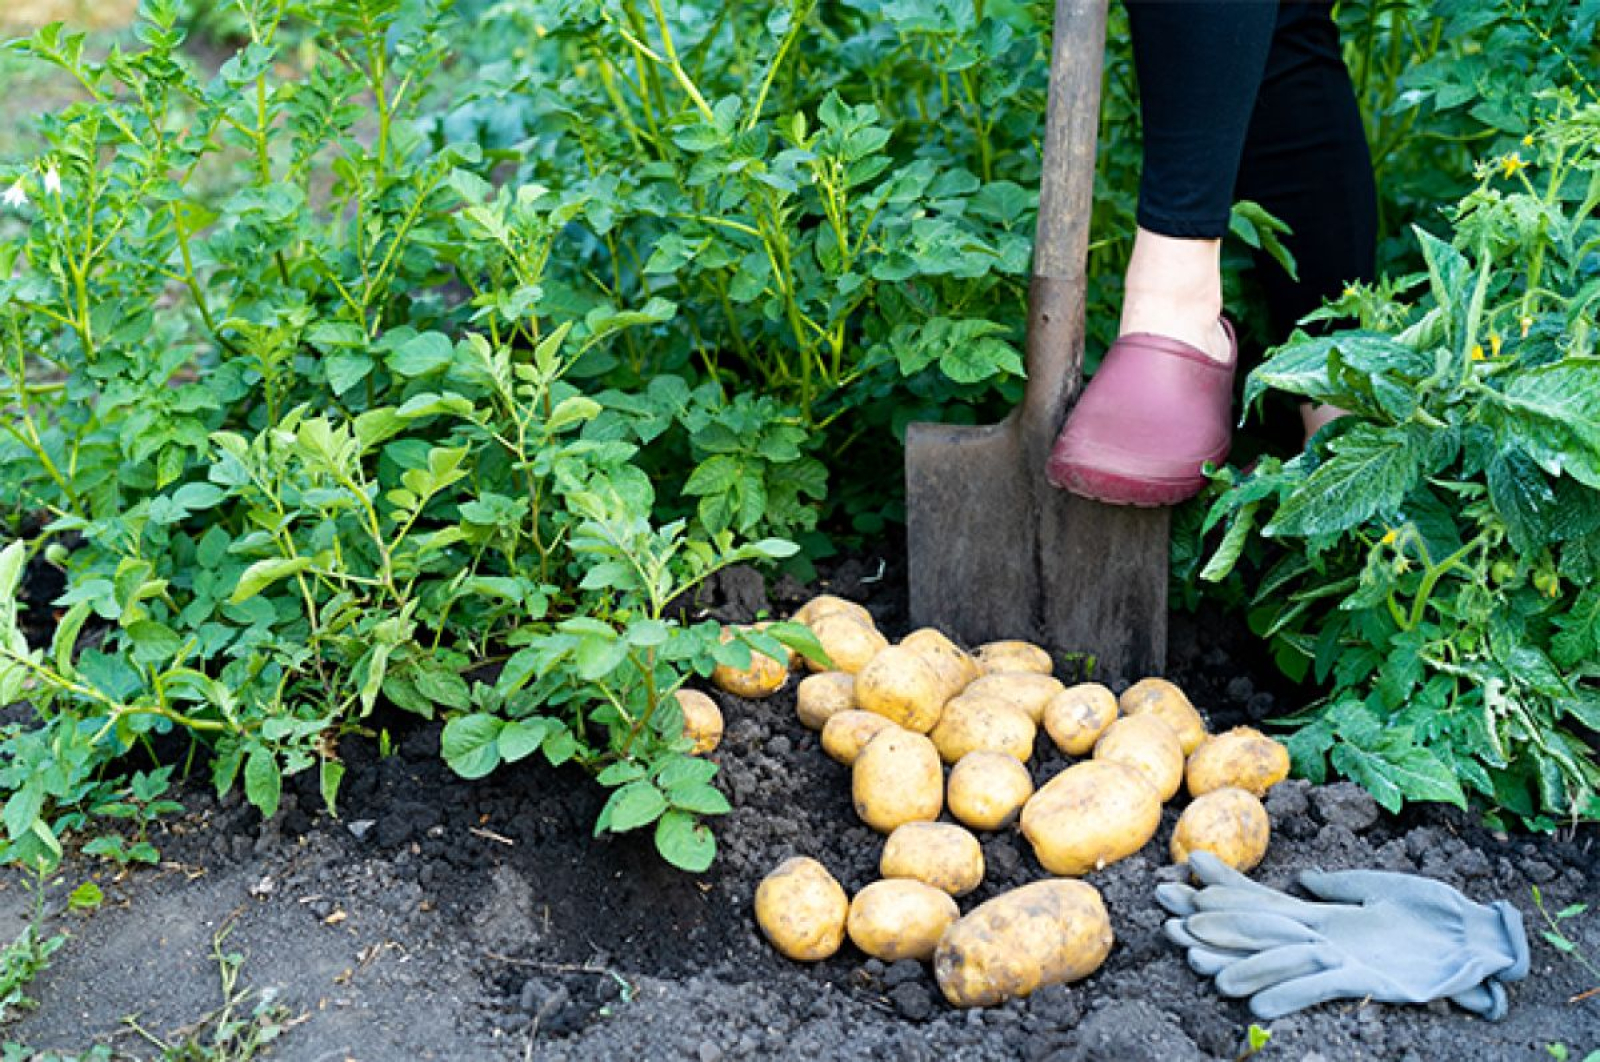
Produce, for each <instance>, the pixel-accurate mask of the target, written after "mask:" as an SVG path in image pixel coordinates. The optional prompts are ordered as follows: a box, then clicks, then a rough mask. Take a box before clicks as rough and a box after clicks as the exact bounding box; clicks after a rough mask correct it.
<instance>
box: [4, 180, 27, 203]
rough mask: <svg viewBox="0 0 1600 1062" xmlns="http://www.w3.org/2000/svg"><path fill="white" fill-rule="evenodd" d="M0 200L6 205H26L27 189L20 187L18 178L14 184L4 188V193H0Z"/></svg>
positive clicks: (20, 183)
mask: <svg viewBox="0 0 1600 1062" xmlns="http://www.w3.org/2000/svg"><path fill="white" fill-rule="evenodd" d="M0 202H3V203H5V205H6V206H8V207H17V208H19V209H20V208H22V207H25V206H27V205H28V190H27V189H26V188H24V187H22V181H21V179H20V178H19V179H18V180H17V183H16V184H14V185H12V186H11V187H10V188H7V189H6V190H5V194H4V195H0Z"/></svg>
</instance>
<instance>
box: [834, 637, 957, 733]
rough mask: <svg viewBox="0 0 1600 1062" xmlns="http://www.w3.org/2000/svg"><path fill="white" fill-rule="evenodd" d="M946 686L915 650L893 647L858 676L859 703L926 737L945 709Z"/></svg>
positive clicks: (857, 692)
mask: <svg viewBox="0 0 1600 1062" xmlns="http://www.w3.org/2000/svg"><path fill="white" fill-rule="evenodd" d="M944 702H945V697H944V683H943V682H942V681H941V680H940V678H939V673H938V672H937V671H935V670H934V667H933V665H932V664H930V663H928V661H927V660H926V659H925V658H924V657H923V656H922V654H920V653H918V652H917V651H916V650H914V649H907V648H906V647H905V646H903V645H891V646H890V647H889V648H887V649H885V650H884V651H883V652H881V653H879V654H878V655H877V656H875V657H873V658H872V660H871V661H870V662H869V663H868V664H867V666H866V667H864V668H862V669H861V670H860V671H859V672H857V673H856V704H858V705H860V706H861V707H862V708H863V709H864V710H866V711H869V712H877V713H878V714H879V715H881V716H884V717H885V718H887V719H889V720H891V721H892V722H894V723H896V724H898V725H900V726H903V727H905V728H906V729H907V730H915V731H916V732H917V733H919V734H926V733H927V732H928V731H930V730H932V729H933V726H934V724H935V723H937V722H938V721H939V713H940V712H941V711H942V710H943V709H944Z"/></svg>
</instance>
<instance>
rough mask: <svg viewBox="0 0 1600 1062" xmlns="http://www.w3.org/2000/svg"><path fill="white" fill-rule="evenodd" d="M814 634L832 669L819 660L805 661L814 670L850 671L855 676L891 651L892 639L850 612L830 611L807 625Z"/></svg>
mask: <svg viewBox="0 0 1600 1062" xmlns="http://www.w3.org/2000/svg"><path fill="white" fill-rule="evenodd" d="M807 626H809V627H810V628H811V633H812V634H815V635H816V636H817V641H819V642H821V643H822V648H823V650H824V651H825V652H826V653H827V654H828V659H829V660H831V661H833V666H832V668H831V669H830V668H829V667H828V665H826V664H824V663H822V662H821V661H820V660H812V659H810V658H809V657H808V658H807V659H806V667H808V668H810V669H811V670H812V671H828V670H833V671H847V672H849V673H850V674H852V675H854V674H855V673H856V672H858V671H860V670H861V669H862V668H864V667H866V666H867V661H869V660H871V659H872V658H873V657H875V656H877V655H878V654H879V653H881V652H882V651H883V650H885V649H887V648H889V639H887V638H885V637H884V636H883V635H881V634H879V633H878V629H877V628H876V627H874V626H872V625H871V624H870V623H863V622H861V621H860V620H858V619H856V618H855V617H854V616H853V615H851V614H850V613H848V612H828V613H825V614H823V615H821V616H817V617H815V618H813V619H812V621H811V622H810V623H809V624H807Z"/></svg>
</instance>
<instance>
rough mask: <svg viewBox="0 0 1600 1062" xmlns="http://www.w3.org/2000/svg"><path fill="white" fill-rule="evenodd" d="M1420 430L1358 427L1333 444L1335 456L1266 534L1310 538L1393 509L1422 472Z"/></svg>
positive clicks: (1280, 510) (1275, 518) (1290, 501)
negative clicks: (1419, 457) (1419, 458)
mask: <svg viewBox="0 0 1600 1062" xmlns="http://www.w3.org/2000/svg"><path fill="white" fill-rule="evenodd" d="M1417 434H1418V432H1417V430H1415V429H1412V430H1399V429H1389V430H1381V429H1379V428H1376V427H1373V426H1372V425H1370V424H1358V425H1356V426H1355V427H1354V428H1352V429H1351V430H1350V431H1348V432H1346V433H1345V434H1344V435H1342V436H1340V437H1339V438H1338V439H1336V440H1335V441H1334V442H1333V443H1332V446H1333V449H1334V456H1333V457H1332V458H1330V459H1329V460H1328V462H1327V463H1326V464H1324V465H1322V466H1321V467H1320V468H1318V469H1317V470H1316V471H1315V472H1313V473H1311V475H1310V477H1309V478H1308V479H1307V480H1306V482H1305V483H1304V484H1303V485H1302V486H1301V487H1299V488H1298V489H1297V490H1296V491H1295V492H1294V493H1293V494H1291V495H1290V496H1289V498H1288V499H1287V500H1286V501H1285V502H1284V503H1283V504H1282V505H1281V506H1280V507H1279V508H1278V511H1277V513H1276V514H1274V516H1273V518H1272V520H1271V522H1269V523H1268V524H1267V526H1266V527H1265V528H1264V529H1263V530H1262V533H1263V534H1265V535H1267V536H1269V537H1284V536H1298V537H1304V538H1309V537H1311V536H1314V535H1325V534H1330V533H1332V532H1336V531H1347V530H1349V529H1350V528H1352V527H1355V526H1357V525H1358V524H1361V523H1363V522H1364V521H1366V520H1368V519H1369V518H1371V517H1372V516H1373V515H1374V514H1376V513H1380V512H1388V511H1393V510H1394V509H1396V508H1397V507H1398V506H1399V505H1400V502H1401V501H1402V500H1403V499H1404V498H1405V496H1406V494H1407V492H1408V491H1410V490H1411V488H1412V487H1414V486H1415V485H1416V482H1417V478H1418V476H1419V475H1420V469H1419V466H1418V453H1419V452H1420V450H1421V440H1420V439H1419V438H1417Z"/></svg>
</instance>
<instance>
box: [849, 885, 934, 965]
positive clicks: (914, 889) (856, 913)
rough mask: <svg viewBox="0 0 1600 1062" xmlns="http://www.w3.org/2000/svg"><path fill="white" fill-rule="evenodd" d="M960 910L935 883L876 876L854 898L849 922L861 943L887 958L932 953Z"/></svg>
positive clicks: (871, 952)
mask: <svg viewBox="0 0 1600 1062" xmlns="http://www.w3.org/2000/svg"><path fill="white" fill-rule="evenodd" d="M960 917H961V909H960V908H958V907H957V906H956V902H955V901H954V900H952V899H951V898H950V894H949V893H946V892H941V891H940V890H938V889H936V888H934V887H933V886H932V885H924V884H923V883H922V882H920V881H914V880H912V879H910V878H895V879H893V880H890V881H874V882H873V883H872V884H871V885H868V886H867V887H866V888H864V889H862V890H861V891H860V892H858V893H856V898H855V899H853V900H851V901H850V917H849V920H848V921H847V922H846V924H845V929H846V931H847V932H848V933H849V934H850V939H851V940H852V941H854V942H855V945H856V947H858V948H860V949H861V950H862V951H864V952H866V953H867V954H868V955H871V956H872V957H873V958H874V959H882V960H883V961H884V962H898V961H899V960H901V959H916V960H917V961H919V962H920V961H922V960H924V959H930V958H932V957H933V949H934V948H936V947H938V946H939V938H940V937H942V936H944V931H945V930H947V929H949V928H950V926H951V925H952V924H954V923H955V921H956V919H958V918H960Z"/></svg>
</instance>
